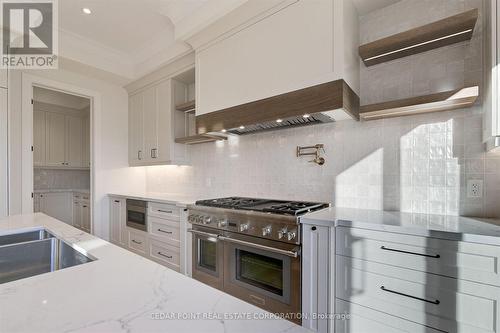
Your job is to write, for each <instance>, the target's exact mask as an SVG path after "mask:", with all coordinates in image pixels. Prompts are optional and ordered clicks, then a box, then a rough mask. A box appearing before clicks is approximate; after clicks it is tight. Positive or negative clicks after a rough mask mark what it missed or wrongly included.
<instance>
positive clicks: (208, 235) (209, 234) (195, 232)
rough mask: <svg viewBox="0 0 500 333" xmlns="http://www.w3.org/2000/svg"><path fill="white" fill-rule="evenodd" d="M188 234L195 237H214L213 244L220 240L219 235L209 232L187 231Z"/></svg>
mask: <svg viewBox="0 0 500 333" xmlns="http://www.w3.org/2000/svg"><path fill="white" fill-rule="evenodd" d="M187 231H188V232H190V233H192V234H195V235H200V236H206V237H212V238H213V242H214V243H215V242H217V240H218V239H219V237H220V236H219V235H217V234H211V233H209V232H204V231H198V230H193V229H188V230H187ZM211 241H212V240H211Z"/></svg>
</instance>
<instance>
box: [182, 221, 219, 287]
mask: <svg viewBox="0 0 500 333" xmlns="http://www.w3.org/2000/svg"><path fill="white" fill-rule="evenodd" d="M189 231H190V232H191V234H192V236H193V238H192V240H193V241H192V243H193V255H192V257H193V263H192V275H193V278H194V279H196V280H198V281H201V282H203V283H205V284H208V285H209V286H212V287H214V288H217V289H220V290H222V289H223V282H224V279H223V274H224V270H223V258H224V247H223V245H222V242H221V241H220V240H219V238H218V236H219V233H218V232H217V230H213V229H210V228H202V227H199V226H193V229H190V230H189Z"/></svg>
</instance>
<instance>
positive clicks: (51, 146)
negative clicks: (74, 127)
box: [45, 112, 66, 166]
mask: <svg viewBox="0 0 500 333" xmlns="http://www.w3.org/2000/svg"><path fill="white" fill-rule="evenodd" d="M46 122H47V123H46V124H47V125H46V127H45V129H46V132H45V135H46V139H45V141H46V161H45V162H46V166H65V165H66V143H65V138H66V116H65V115H63V114H60V113H52V112H47V115H46Z"/></svg>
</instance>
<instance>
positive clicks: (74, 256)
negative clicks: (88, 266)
mask: <svg viewBox="0 0 500 333" xmlns="http://www.w3.org/2000/svg"><path fill="white" fill-rule="evenodd" d="M94 260H95V258H91V257H89V256H88V255H85V254H83V253H82V252H80V251H78V250H76V249H74V248H73V247H71V246H70V245H68V244H66V243H65V242H64V241H62V240H60V239H58V238H56V237H55V236H54V235H52V234H51V233H50V232H49V231H47V230H45V229H40V230H35V231H28V232H18V233H12V234H8V235H2V236H0V284H1V283H6V282H11V281H15V280H19V279H24V278H27V277H30V276H35V275H39V274H43V273H48V272H53V271H57V270H60V269H64V268H68V267H72V266H77V265H81V264H85V263H89V262H92V261H94Z"/></svg>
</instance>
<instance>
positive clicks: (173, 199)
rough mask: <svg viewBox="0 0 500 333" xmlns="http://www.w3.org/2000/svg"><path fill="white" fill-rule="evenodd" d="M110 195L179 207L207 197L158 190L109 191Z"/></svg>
mask: <svg viewBox="0 0 500 333" xmlns="http://www.w3.org/2000/svg"><path fill="white" fill-rule="evenodd" d="M108 195H109V196H112V197H119V198H128V199H136V200H146V201H153V202H160V203H166V204H171V205H177V206H179V207H186V206H187V205H192V204H194V203H195V201H197V200H202V199H205V198H204V197H195V196H189V195H181V194H176V193H157V192H144V193H108Z"/></svg>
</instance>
